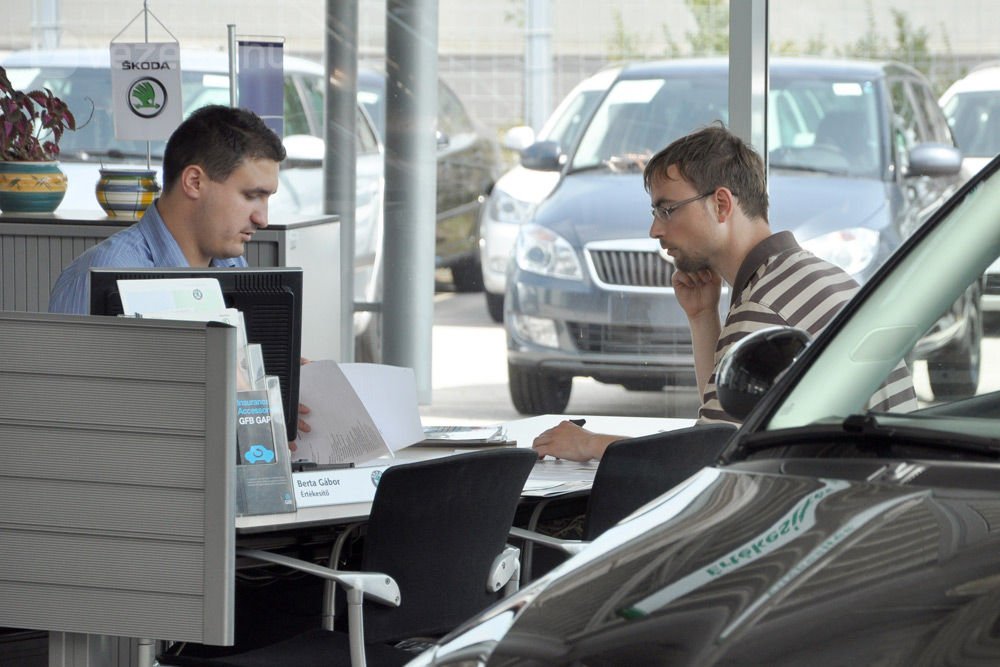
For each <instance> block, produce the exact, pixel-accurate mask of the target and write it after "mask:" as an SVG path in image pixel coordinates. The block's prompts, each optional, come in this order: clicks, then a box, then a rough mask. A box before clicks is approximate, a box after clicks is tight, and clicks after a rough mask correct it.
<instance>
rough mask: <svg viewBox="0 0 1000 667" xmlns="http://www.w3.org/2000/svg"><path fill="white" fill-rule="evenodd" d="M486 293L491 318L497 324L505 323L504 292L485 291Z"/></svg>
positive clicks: (487, 310) (487, 307) (487, 308)
mask: <svg viewBox="0 0 1000 667" xmlns="http://www.w3.org/2000/svg"><path fill="white" fill-rule="evenodd" d="M483 293H484V294H485V295H486V312H488V313H489V314H490V319H491V320H493V321H494V322H496V323H497V324H502V323H503V294H494V293H492V292H483Z"/></svg>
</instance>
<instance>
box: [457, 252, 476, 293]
mask: <svg viewBox="0 0 1000 667" xmlns="http://www.w3.org/2000/svg"><path fill="white" fill-rule="evenodd" d="M451 282H452V284H454V285H455V291H456V292H481V291H482V289H483V268H482V266H481V265H480V264H479V259H478V258H476V259H463V260H462V261H461V262H459V263H458V264H456V265H454V266H453V267H451Z"/></svg>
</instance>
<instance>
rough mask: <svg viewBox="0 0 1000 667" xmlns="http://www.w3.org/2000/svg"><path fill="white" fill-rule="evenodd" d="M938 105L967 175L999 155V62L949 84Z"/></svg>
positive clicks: (986, 65)
mask: <svg viewBox="0 0 1000 667" xmlns="http://www.w3.org/2000/svg"><path fill="white" fill-rule="evenodd" d="M938 103H939V104H940V105H941V109H942V110H944V115H945V117H946V118H947V119H948V124H949V125H950V126H951V131H952V133H954V135H955V143H956V144H958V147H959V148H960V149H962V155H963V157H964V162H965V166H967V167H969V168H970V172H971V173H975V172H977V171H979V170H980V169H981V168H982V167H983V166H985V165H986V163H987V162H989V161H990V160H991V159H993V156H995V155H996V154H997V153H1000V62H991V63H985V64H983V65H980V66H978V67H976V68H975V69H973V70H972V71H971V72H969V73H968V74H967V75H966V76H964V77H962V78H961V79H959V80H958V81H956V82H955V83H953V84H951V86H950V87H949V88H948V90H946V91H945V92H944V95H942V96H941V99H940V100H938Z"/></svg>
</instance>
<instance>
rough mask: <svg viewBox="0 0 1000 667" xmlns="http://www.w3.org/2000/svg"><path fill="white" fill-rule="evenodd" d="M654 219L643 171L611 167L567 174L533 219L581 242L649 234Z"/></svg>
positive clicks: (642, 236)
mask: <svg viewBox="0 0 1000 667" xmlns="http://www.w3.org/2000/svg"><path fill="white" fill-rule="evenodd" d="M652 221H653V219H652V217H651V216H650V213H649V195H647V194H646V191H645V190H644V189H643V187H642V174H639V173H625V174H616V173H611V172H608V171H587V172H581V173H576V174H573V173H570V174H568V175H566V176H564V177H563V179H562V181H560V183H559V185H558V187H556V189H555V191H554V192H553V193H552V195H551V196H550V197H549V198H548V199H546V200H545V201H544V202H542V204H541V205H540V206H539V207H538V209H537V210H536V211H535V217H534V220H533V222H536V223H538V224H541V225H545V226H547V227H549V228H550V229H552V230H553V231H555V232H557V233H558V234H560V235H562V236H563V237H564V238H566V239H567V240H568V241H570V243H573V242H576V243H578V244H582V243H587V242H589V241H603V240H607V239H626V238H644V237H648V236H649V225H650V223H651V222H652Z"/></svg>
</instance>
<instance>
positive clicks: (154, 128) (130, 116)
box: [111, 42, 184, 141]
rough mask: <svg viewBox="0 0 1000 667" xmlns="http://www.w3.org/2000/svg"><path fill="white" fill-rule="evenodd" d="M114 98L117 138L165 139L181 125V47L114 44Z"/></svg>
mask: <svg viewBox="0 0 1000 667" xmlns="http://www.w3.org/2000/svg"><path fill="white" fill-rule="evenodd" d="M111 98H112V100H114V106H113V110H114V118H115V138H117V139H122V140H131V139H139V140H143V141H151V140H157V139H166V138H167V137H169V136H170V133H171V132H173V131H174V129H175V128H176V127H177V126H178V125H180V123H181V120H182V109H183V108H184V107H183V103H182V101H181V61H180V45H179V44H178V43H177V42H136V43H128V42H112V43H111Z"/></svg>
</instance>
